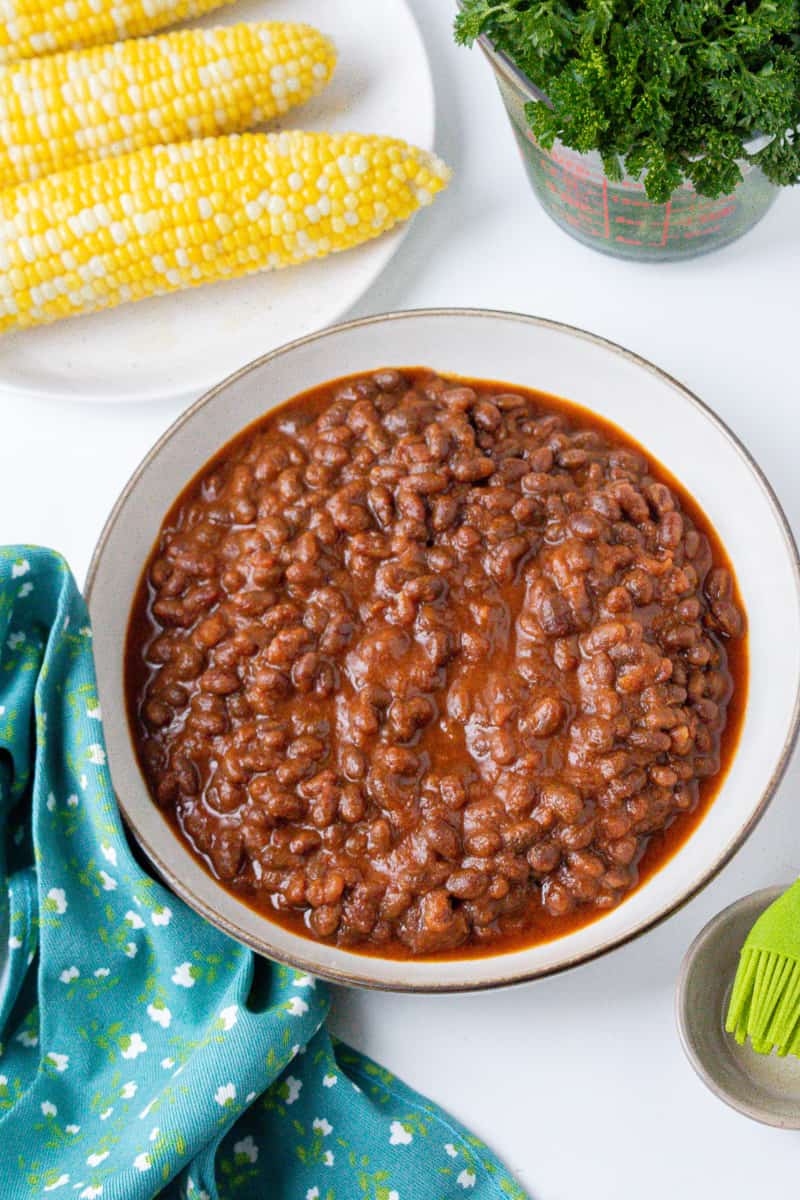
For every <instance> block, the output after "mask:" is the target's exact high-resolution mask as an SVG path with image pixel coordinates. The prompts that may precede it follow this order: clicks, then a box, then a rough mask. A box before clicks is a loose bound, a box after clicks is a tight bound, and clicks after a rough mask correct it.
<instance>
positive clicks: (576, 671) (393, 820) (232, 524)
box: [126, 368, 748, 958]
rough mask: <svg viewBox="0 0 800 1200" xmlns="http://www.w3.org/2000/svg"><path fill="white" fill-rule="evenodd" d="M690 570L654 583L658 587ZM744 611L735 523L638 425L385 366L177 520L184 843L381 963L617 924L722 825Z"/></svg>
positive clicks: (135, 657)
mask: <svg viewBox="0 0 800 1200" xmlns="http://www.w3.org/2000/svg"><path fill="white" fill-rule="evenodd" d="M504 406H505V407H504ZM337 431H338V432H337ZM365 447H366V448H365ZM295 460H296V461H295ZM523 468H524V470H523ZM359 480H361V481H362V482H363V483H364V487H363V488H359V486H358V481H359ZM382 481H383V482H382ZM418 485H419V486H418ZM417 487H418V490H414V489H415V488H417ZM362 493H363V494H362ZM451 500H452V503H450V501H451ZM494 501H496V502H497V503H496V504H495V503H494ZM487 505H488V506H489V507H487ZM454 508H455V515H453V512H452V511H451V510H453V509H454ZM675 513H679V514H680V520H679V521H676V520H675V517H674V514H675ZM314 514H316V515H314ZM320 514H322V515H320ZM310 518H311V519H312V524H313V522H314V521H316V522H317V524H316V526H315V532H314V534H313V536H310V534H309V519H310ZM465 529H466V532H464V530H465ZM626 539H627V541H626ZM628 542H629V543H630V545H628ZM254 546H255V547H256V549H254ZM620 547H624V548H625V549H620ZM628 551H630V554H629V553H628ZM259 555H260V557H259ZM617 558H619V559H620V565H619V567H618V568H615V569H614V570H613V571H612V570H611V567H612V566H613V564H614V563H616V560H617ZM666 558H669V559H670V564H671V566H670V569H669V572H672V573H671V574H670V573H669V572H667V574H666V575H664V576H655V575H654V576H653V579H655V590H653V587H652V586H651V585H652V584H653V579H651V580H650V583H649V584H648V582H647V580H646V579H644V578H639V577H638V575H637V572H639V573H642V574H643V575H647V571H646V570H645V569H644V567H643V564H644V566H645V567H646V565H647V564H648V563H653V564H656V565H655V566H654V568H653V569H654V571H655V570H661V567H660V566H659V565H658V563H660V562H663V561H665V559H666ZM628 560H629V561H628ZM253 563H255V564H256V566H253ZM376 564H377V565H376ZM687 566H688V567H689V574H688V575H686V567H687ZM695 568H696V569H695ZM484 571H485V572H486V574H485V579H484V577H483V576H482V574H481V573H482V572H484ZM681 571H683V572H684V576H685V578H684V577H681V575H680V572H681ZM259 572H260V574H259ZM380 572H382V574H381V573H380ZM609 572H610V573H609ZM692 572H694V574H692ZM695 577H696V578H695ZM554 580H555V583H554ZM626 589H627V590H626ZM670 589H671V590H670ZM675 589H678V590H677V591H676V590H675ZM681 589H682V590H681ZM662 592H663V595H662ZM626 595H627V596H628V599H627V600H626ZM237 597H238V599H237ZM630 597H633V599H632V600H631V599H630ZM237 604H238V605H243V606H244V607H243V608H242V607H237ZM476 605H477V607H476ZM679 605H682V606H683V607H682V608H680V609H679V608H678V606H679ZM281 606H283V607H284V609H286V611H285V612H283V611H281ZM287 606H288V607H287ZM615 606H616V607H615ZM290 609H291V610H293V611H289V610H290ZM695 610H697V615H696V616H694V613H695ZM476 612H477V613H478V614H479V616H478V617H477V618H476V616H475V614H476ZM676 612H680V613H682V614H683V616H680V617H678V616H676V615H675V614H676ZM742 613H743V608H742V605H741V600H740V597H739V595H738V591H737V589H736V583H735V576H734V574H733V569H732V566H731V564H730V562H729V561H728V558H727V555H726V553H725V550H724V547H723V546H722V544H721V543H720V540H719V538H718V536H717V534H716V532H715V530H714V529H713V527H712V526H711V523H710V522H709V520H708V518H707V517H706V515H705V514H704V513H703V512H702V510H701V509H700V508H699V506H698V505H697V504H696V503H695V501H694V500H693V498H692V497H691V496H690V495H689V494H688V493H687V492H686V491H685V489H684V488H683V487H682V486H681V485H680V484H679V482H678V481H677V480H676V479H675V478H674V476H672V475H671V474H670V472H668V471H667V470H666V469H665V468H664V467H663V466H661V464H659V463H658V462H657V460H656V459H654V457H653V456H652V454H650V453H649V452H648V451H645V450H644V449H643V448H642V447H641V446H639V445H638V444H637V443H636V442H634V441H633V439H631V438H630V437H629V436H628V435H627V434H625V433H624V432H623V431H621V430H620V429H618V428H617V427H616V426H614V425H613V424H611V423H610V422H607V421H605V420H603V419H601V418H600V417H598V416H597V415H596V414H594V413H592V412H591V411H589V410H587V409H585V408H582V407H579V406H577V405H574V404H572V403H569V402H567V401H565V400H561V399H558V398H555V397H552V396H549V395H544V394H542V393H539V392H536V391H533V390H531V389H525V388H519V387H513V386H511V385H507V384H504V383H495V382H491V381H485V380H481V381H475V380H465V379H459V378H454V377H448V378H447V379H445V380H442V379H439V378H438V377H436V376H434V375H433V373H432V372H431V371H429V370H427V369H424V368H402V369H401V371H400V372H398V371H393V370H384V371H379V372H375V373H374V374H373V375H372V376H354V377H352V378H349V379H343V380H337V381H333V382H330V383H326V384H324V385H322V386H321V387H319V388H315V389H313V390H311V391H309V392H306V393H304V394H302V395H300V396H296V397H294V398H293V399H291V400H290V401H288V402H287V403H285V404H283V405H281V406H279V407H277V408H274V409H272V410H271V411H270V412H269V413H268V414H267V415H266V416H265V417H263V418H261V419H259V420H258V421H256V422H254V423H253V424H252V425H250V426H248V427H247V428H246V429H245V430H243V431H242V432H241V433H240V434H238V435H237V437H235V438H234V439H233V440H232V441H230V442H229V443H228V444H227V445H226V446H224V447H223V448H222V449H221V450H220V451H219V453H218V454H217V455H215V457H214V458H213V459H212V460H211V462H209V463H208V464H206V466H205V467H203V469H202V470H201V471H200V472H199V473H198V474H197V475H196V476H195V478H194V479H193V480H192V481H191V482H190V483H189V484H188V485H187V487H186V488H185V489H184V490H183V492H182V493H181V494H180V496H179V497H178V498H177V500H176V501H175V504H174V505H173V506H172V508H171V510H170V512H169V513H168V514H167V515H166V517H165V520H164V523H163V526H162V532H161V536H160V538H159V541H158V543H157V545H156V546H155V547H154V549H153V552H152V553H151V556H150V558H149V560H148V563H147V565H146V567H145V571H144V573H143V576H142V579H141V582H140V585H139V588H138V591H137V594H136V597H135V600H134V604H133V607H132V612H131V621H130V626H129V631H128V638H127V644H126V693H127V697H128V714H129V720H130V726H131V733H132V738H133V741H134V744H135V745H136V748H137V754H138V756H139V761H140V764H141V766H142V769H143V772H144V774H145V776H146V778H147V779H148V781H149V784H150V787H151V790H152V791H153V794H154V797H155V798H156V800H157V802H158V803H159V804H160V806H161V808H162V811H163V812H164V815H165V816H166V817H167V819H168V820H169V821H170V823H171V825H172V826H173V829H174V830H175V833H176V835H177V836H179V837H181V838H183V839H185V840H187V841H188V842H189V843H190V844H191V845H192V847H193V849H194V851H195V853H196V854H197V855H198V856H199V857H200V858H201V859H202V860H203V861H204V863H205V864H206V866H207V867H208V868H209V870H210V871H211V872H212V874H214V875H216V876H217V878H219V879H221V881H222V883H223V886H226V887H227V888H229V889H230V890H232V891H233V892H234V893H235V894H236V895H237V896H239V898H241V899H243V900H244V901H246V902H247V903H248V904H250V905H251V906H252V907H254V908H256V909H257V910H258V911H259V912H262V913H263V914H264V915H265V916H266V917H268V919H270V920H272V921H275V922H277V923H278V924H280V925H282V926H283V927H284V928H287V929H289V930H291V931H292V932H294V933H297V934H300V935H303V936H314V937H317V938H320V939H325V940H330V941H335V942H338V944H341V945H344V946H346V947H347V948H348V949H351V950H354V951H356V952H358V953H364V954H376V955H380V956H382V957H387V956H388V957H396V958H413V957H418V956H420V955H425V956H428V957H436V958H443V957H448V958H464V957H473V956H479V955H481V956H483V955H487V954H496V953H506V952H509V951H513V950H517V949H520V948H522V947H524V946H527V945H531V944H535V943H541V942H546V941H550V940H552V939H554V938H558V937H561V936H564V935H565V934H567V933H570V932H572V931H573V930H575V929H577V928H580V927H582V926H584V925H586V924H588V923H589V922H591V921H594V920H596V919H598V918H599V917H600V916H602V915H603V913H604V912H606V911H608V909H609V908H611V907H614V906H616V905H617V904H618V903H620V902H622V901H623V900H624V899H625V898H626V896H627V895H629V894H630V893H631V892H632V891H633V890H635V889H636V888H638V887H641V886H642V884H643V883H644V882H646V881H647V879H649V878H650V877H651V876H652V875H653V874H654V873H655V872H656V871H657V870H659V869H660V868H661V867H662V866H663V865H664V863H665V862H666V861H667V860H668V859H669V858H671V857H672V856H673V855H674V854H675V853H676V852H677V851H678V850H679V849H680V847H681V846H682V845H683V843H684V842H685V841H686V840H687V838H689V837H690V835H691V834H692V832H693V831H694V829H695V828H696V827H697V825H698V824H699V823H700V821H701V820H702V819H703V817H704V816H705V814H706V813H707V811H708V808H709V805H710V804H711V803H712V801H713V800H714V797H715V796H716V794H717V792H718V790H719V787H720V785H721V783H722V780H723V779H724V777H725V774H726V772H727V770H728V767H729V765H730V762H731V759H732V757H733V754H734V752H735V749H736V744H737V740H738V736H739V732H740V729H741V724H742V719H743V714H744V708H745V704H746V697H747V672H748V667H747V638H746V635H745V634H744V632H743V629H744V626H743V618H742V617H741V615H740V614H742ZM276 614H277V617H276ZM481 614H483V617H485V620H486V624H485V627H480V620H481V619H482V616H481ZM304 621H305V622H306V626H307V628H306V626H304V624H303V622H304ZM270 622H273V623H272V624H270ZM476 622H477V624H476ZM620 625H622V626H625V636H624V637H623V636H622V635H621V634H620V628H619V627H620ZM635 627H639V629H640V632H639V634H638V635H637V633H636V628H635ZM642 629H643V630H644V633H643V634H642V633H641V630H642ZM263 630H268V632H266V633H264V635H263V636H262V633H261V632H260V631H263ZM278 635H280V636H278ZM637 636H638V637H639V642H638V643H637V644H634V643H635V642H636V637H637ZM615 637H616V638H617V642H616V643H615V642H614V641H613V639H614V638H615ZM237 639H238V640H237ZM684 642H685V643H686V644H685V645H684V644H683V643H684ZM706 655H709V658H708V661H707V662H705V663H703V662H702V661H701V660H703V659H704V657H705V656H706ZM576 656H577V657H576ZM615 656H616V657H615ZM690 657H691V658H692V659H693V662H692V663H689V661H688V660H689V658H690ZM694 660H697V661H696V662H695V661H694ZM667 661H671V662H672V669H673V672H674V674H673V677H672V679H673V681H672V682H671V681H670V679H669V678H662V676H663V675H664V673H665V663H666V662H667ZM659 662H660V663H661V666H659ZM551 663H552V664H557V663H562V664H565V665H564V666H563V669H562V668H561V667H559V666H558V665H549V664H551ZM637 671H638V672H639V673H640V674H641V677H642V680H641V681H640V683H637V681H636V678H635V677H636V672H637ZM615 672H616V673H615ZM675 677H679V678H683V679H684V685H685V686H681V685H676V684H675V683H674V678H675ZM576 681H577V682H576ZM637 687H638V691H637V690H635V689H636V688H637ZM626 688H627V689H630V690H627V691H626V690H625V689H626ZM687 688H688V689H689V690H691V692H692V695H690V696H686V697H685V699H681V698H680V693H681V691H683V692H684V693H686V692H687ZM448 706H449V707H448ZM667 710H669V711H667ZM698 714H699V715H698ZM670 722H672V724H670ZM684 727H685V728H686V729H687V730H688V732H683V730H684ZM695 727H696V729H695ZM696 731H699V732H696ZM237 738H238V741H237V740H236V739H237ZM648 738H649V739H650V742H652V745H651V744H650V743H648V741H647V739H648ZM681 738H682V739H683V742H684V743H685V745H684V744H682V743H681ZM645 743H647V744H646V745H645ZM667 743H669V746H668V747H667V748H665V749H664V750H663V751H660V750H659V749H658V746H659V745H660V744H663V745H664V746H665V747H666V746H667ZM265 747H266V749H265ZM598 747H600V748H599V749H598ZM676 747H677V749H676ZM626 756H627V757H626ZM686 762H691V763H692V764H694V766H696V767H697V771H696V772H694V773H692V774H691V776H687V778H685V779H684V778H677V777H676V778H675V779H674V780H673V778H672V777H673V775H675V769H674V768H676V767H677V768H678V769H679V770H680V771H682V772H683V774H684V775H686V767H685V765H684V764H685V763H686ZM625 780H634V781H635V782H636V783H637V784H638V785H639V786H638V787H636V788H635V789H634V791H633V792H632V793H630V794H626V792H625V787H626V785H625V782H624V781H625ZM659 781H660V782H659ZM615 787H616V789H617V792H618V793H619V794H618V795H617V794H616V793H614V794H611V793H612V791H613V789H614V788H615ZM626 822H627V823H628V825H629V827H628V828H627V829H626V828H625V826H626ZM590 827H591V830H592V831H593V832H592V836H591V837H588V834H589V832H590ZM337 831H338V832H337ZM609 831H610V832H609ZM615 831H616V832H615ZM292 837H293V838H294V840H293V841H292V840H291V839H292ZM587 837H588V840H587ZM426 839H427V840H426ZM631 840H633V841H635V848H634V850H633V852H632V853H630V854H629V851H630V850H631ZM421 844H422V845H423V850H422V851H421V850H420V845H421ZM551 864H552V865H551ZM601 867H602V868H603V869H602V871H601ZM265 878H268V880H269V881H270V882H268V884H267V885H266V886H265V884H264V879H265ZM398 880H400V884H397V881H398Z"/></svg>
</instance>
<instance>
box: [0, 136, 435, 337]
mask: <svg viewBox="0 0 800 1200" xmlns="http://www.w3.org/2000/svg"><path fill="white" fill-rule="evenodd" d="M448 178H449V171H448V169H447V167H446V166H445V165H444V163H442V162H441V160H440V159H438V158H437V157H436V156H435V155H433V154H430V153H428V152H427V151H424V150H418V149H416V148H415V147H413V146H409V145H407V143H405V142H402V141H399V140H397V139H395V138H387V137H372V136H363V135H361V134H329V133H299V132H294V133H279V134H231V135H229V136H227V137H220V138H203V139H200V140H198V141H193V142H181V143H177V144H175V145H172V146H156V147H152V148H148V149H146V150H139V151H137V152H136V153H134V154H127V155H123V156H122V157H120V158H109V159H105V160H104V161H102V162H96V163H85V164H83V165H81V166H79V167H75V168H73V169H72V170H71V171H61V172H59V173H57V174H55V175H47V176H45V177H44V178H43V179H40V180H38V181H37V182H35V183H26V184H21V185H20V186H19V187H16V188H10V189H9V190H8V191H5V192H0V330H5V329H10V328H12V327H15V326H17V327H18V326H28V325H37V324H40V323H42V322H46V321H54V320H56V319H58V318H59V317H67V316H72V315H76V314H78V313H84V312H92V311H95V310H97V309H101V308H109V307H111V306H112V305H115V304H121V303H123V302H125V301H128V300H139V299H142V298H143V297H146V296H153V295H156V294H159V293H161V292H171V291H175V290H177V289H178V288H185V287H192V286H195V285H197V284H201V283H205V282H210V281H213V280H218V279H224V278H228V277H231V276H235V275H247V274H251V273H253V272H255V271H263V270H267V269H271V268H278V267H285V266H289V265H291V264H293V263H302V262H305V261H307V260H308V259H313V258H321V257H323V256H324V255H326V254H330V253H331V252H333V251H337V250H346V249H348V248H349V247H351V246H356V245H358V244H359V243H360V242H365V241H367V240H368V239H369V238H373V237H376V236H377V235H378V234H380V233H382V232H383V231H384V230H386V229H389V228H391V226H393V225H394V224H396V223H397V222H398V221H402V220H405V219H406V218H407V217H410V216H411V215H412V214H413V213H414V212H415V211H416V210H417V208H419V207H420V206H421V205H425V204H429V203H430V202H431V200H432V199H433V197H434V196H435V194H436V193H437V192H438V191H440V190H441V188H443V187H444V186H445V184H446V183H447V180H448Z"/></svg>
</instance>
